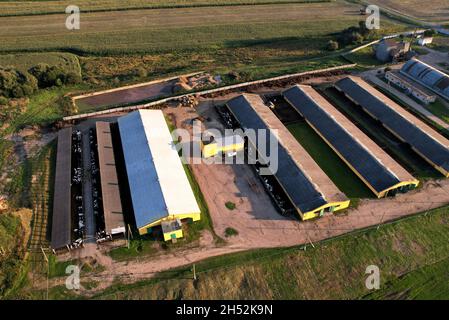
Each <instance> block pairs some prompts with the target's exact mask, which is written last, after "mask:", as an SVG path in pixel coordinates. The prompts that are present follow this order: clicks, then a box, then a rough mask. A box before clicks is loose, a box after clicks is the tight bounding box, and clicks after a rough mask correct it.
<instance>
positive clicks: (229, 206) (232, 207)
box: [225, 201, 236, 210]
mask: <svg viewBox="0 0 449 320" xmlns="http://www.w3.org/2000/svg"><path fill="white" fill-rule="evenodd" d="M225 207H226V208H228V209H229V210H234V209H235V207H236V206H235V203H234V202H231V201H228V202H226V203H225Z"/></svg>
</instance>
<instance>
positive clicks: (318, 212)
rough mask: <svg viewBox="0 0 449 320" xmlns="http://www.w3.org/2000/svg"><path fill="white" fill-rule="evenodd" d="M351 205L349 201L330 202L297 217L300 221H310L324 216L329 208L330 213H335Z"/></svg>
mask: <svg viewBox="0 0 449 320" xmlns="http://www.w3.org/2000/svg"><path fill="white" fill-rule="evenodd" d="M350 203H351V201H350V200H346V201H341V202H331V203H328V204H325V205H324V206H321V207H319V208H317V209H315V210H313V211H309V212H305V213H301V212H300V213H299V216H300V217H301V220H310V219H314V218H318V217H321V216H323V215H324V213H325V211H326V209H328V208H330V210H331V211H330V212H335V211H339V210H343V209H347V208H348V207H349V204H350Z"/></svg>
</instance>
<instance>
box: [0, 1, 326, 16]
mask: <svg viewBox="0 0 449 320" xmlns="http://www.w3.org/2000/svg"><path fill="white" fill-rule="evenodd" d="M331 1H334V0H187V1H186V0H126V1H117V0H98V1H95V0H78V1H77V2H76V5H77V6H78V7H80V9H81V11H82V12H92V11H111V10H131V9H158V8H183V7H204V6H240V5H263V4H272V3H276V4H284V3H304V2H331ZM69 5H73V2H70V1H67V0H65V1H61V0H53V1H46V0H34V1H33V0H31V1H29V0H27V1H21V0H18V1H10V0H6V1H5V0H0V16H11V15H33V14H48V13H64V12H65V8H66V7H67V6H69Z"/></svg>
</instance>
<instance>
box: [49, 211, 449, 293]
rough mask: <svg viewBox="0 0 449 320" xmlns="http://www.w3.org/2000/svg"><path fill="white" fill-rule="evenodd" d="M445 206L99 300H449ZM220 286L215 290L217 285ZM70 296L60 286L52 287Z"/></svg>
mask: <svg viewBox="0 0 449 320" xmlns="http://www.w3.org/2000/svg"><path fill="white" fill-rule="evenodd" d="M448 240H449V216H448V208H447V207H446V208H442V209H437V210H433V211H431V212H430V213H429V215H427V216H425V215H421V216H415V217H411V218H409V219H406V220H402V221H401V222H400V223H398V222H396V223H393V224H390V225H386V226H383V227H381V228H380V229H379V230H376V229H371V230H368V231H363V232H358V233H354V234H351V235H345V236H342V237H340V238H338V239H333V240H329V241H325V242H321V243H317V244H315V248H312V247H310V246H309V247H308V248H307V250H306V251H304V250H301V249H300V248H284V249H282V248H280V249H267V250H257V251H249V252H243V253H238V254H232V255H225V256H221V257H217V258H211V259H208V260H205V261H202V262H200V263H198V264H196V270H197V275H198V280H197V281H196V282H194V281H193V280H192V271H191V268H190V266H187V267H184V268H179V269H176V270H171V271H167V272H164V273H161V274H159V276H158V277H157V278H156V279H152V280H147V281H141V282H138V283H134V284H116V285H113V286H112V287H110V288H109V289H107V290H105V291H104V292H102V293H100V294H98V295H96V296H94V298H96V299H181V298H182V299H351V298H352V299H358V298H364V299H374V298H399V297H400V298H403V299H406V298H409V299H411V298H425V299H441V298H446V299H447V298H448V297H449V288H448V285H447V282H445V279H447V277H448V275H447V268H448V262H449V261H448V259H449V256H448V252H449V241H448ZM369 265H377V266H378V267H379V269H380V276H381V289H380V290H379V291H376V292H372V291H369V290H368V289H366V287H365V279H366V277H367V276H366V275H365V270H366V268H367V267H368V266H369ZM217 283H219V285H217ZM52 292H53V293H54V294H55V295H56V296H57V297H59V298H68V297H70V296H65V293H64V290H63V289H62V288H60V287H56V288H54V289H52Z"/></svg>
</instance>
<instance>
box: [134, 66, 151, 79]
mask: <svg viewBox="0 0 449 320" xmlns="http://www.w3.org/2000/svg"><path fill="white" fill-rule="evenodd" d="M133 74H134V76H136V77H138V78H145V77H147V76H148V72H147V70H146V69H145V68H142V67H140V68H136V69H135V70H134V72H133Z"/></svg>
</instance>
